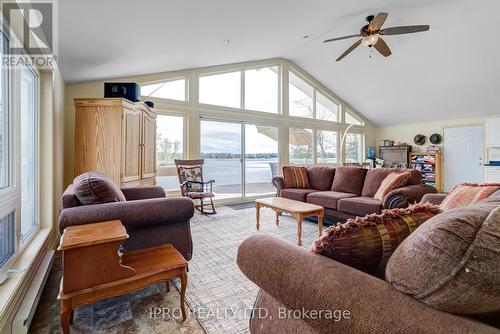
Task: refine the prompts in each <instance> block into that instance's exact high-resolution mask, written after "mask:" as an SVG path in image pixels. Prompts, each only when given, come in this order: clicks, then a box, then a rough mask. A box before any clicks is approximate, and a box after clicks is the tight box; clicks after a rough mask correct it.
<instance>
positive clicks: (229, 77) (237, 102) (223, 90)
mask: <svg viewBox="0 0 500 334" xmlns="http://www.w3.org/2000/svg"><path fill="white" fill-rule="evenodd" d="M200 103H203V104H212V105H217V106H223V107H230V108H240V107H241V72H240V71H238V72H229V73H221V74H212V75H204V76H200Z"/></svg>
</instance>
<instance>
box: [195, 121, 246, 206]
mask: <svg viewBox="0 0 500 334" xmlns="http://www.w3.org/2000/svg"><path fill="white" fill-rule="evenodd" d="M241 133H242V130H241V123H231V122H219V121H212V120H201V122H200V142H201V143H200V144H201V145H200V156H201V158H202V159H205V165H204V166H203V178H204V179H205V181H208V180H211V179H213V180H215V184H214V192H215V193H216V194H217V199H227V198H237V197H241V196H242V191H243V187H242V159H241V157H242V155H241V153H242V145H241Z"/></svg>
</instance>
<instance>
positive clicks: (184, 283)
mask: <svg viewBox="0 0 500 334" xmlns="http://www.w3.org/2000/svg"><path fill="white" fill-rule="evenodd" d="M186 286H187V274H186V271H185V270H183V271H182V273H181V311H182V321H184V320H186V302H185V300H184V299H185V297H186Z"/></svg>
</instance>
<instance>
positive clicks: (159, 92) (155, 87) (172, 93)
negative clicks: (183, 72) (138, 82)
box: [141, 79, 187, 101]
mask: <svg viewBox="0 0 500 334" xmlns="http://www.w3.org/2000/svg"><path fill="white" fill-rule="evenodd" d="M186 85H187V80H186V79H176V80H168V81H164V82H159V83H155V84H150V85H143V86H141V95H142V96H144V97H157V98H160V99H168V100H177V101H187V96H186V91H187V87H186Z"/></svg>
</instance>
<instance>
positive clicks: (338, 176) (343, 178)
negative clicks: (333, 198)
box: [332, 167, 366, 196]
mask: <svg viewBox="0 0 500 334" xmlns="http://www.w3.org/2000/svg"><path fill="white" fill-rule="evenodd" d="M365 176H366V169H365V168H359V167H338V168H337V169H336V170H335V177H334V178H333V184H332V191H336V192H340V193H351V194H356V195H358V196H361V191H362V190H363V183H364V181H365Z"/></svg>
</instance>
